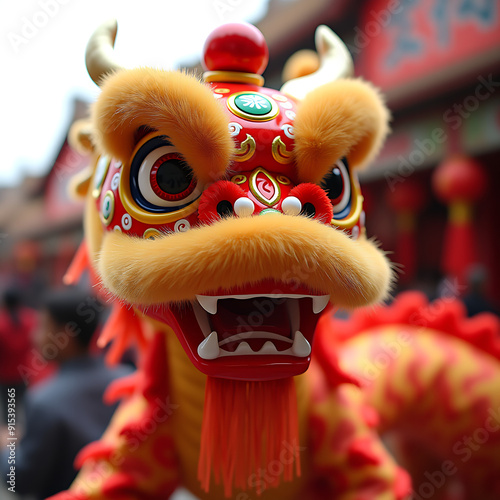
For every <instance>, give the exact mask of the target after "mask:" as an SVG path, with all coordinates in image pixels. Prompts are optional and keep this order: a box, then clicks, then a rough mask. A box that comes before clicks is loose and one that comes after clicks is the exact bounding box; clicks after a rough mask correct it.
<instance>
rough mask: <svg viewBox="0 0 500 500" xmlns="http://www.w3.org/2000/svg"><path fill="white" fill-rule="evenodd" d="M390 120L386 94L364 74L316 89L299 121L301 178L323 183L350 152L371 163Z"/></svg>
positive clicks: (356, 160) (353, 159) (352, 159)
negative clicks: (379, 91) (383, 98)
mask: <svg viewBox="0 0 500 500" xmlns="http://www.w3.org/2000/svg"><path fill="white" fill-rule="evenodd" d="M388 121H389V112H388V110H387V108H386V107H385V106H384V103H383V101H382V98H381V97H380V94H379V93H378V92H377V90H375V88H374V87H373V86H372V85H370V84H369V83H367V82H364V81H362V80H359V79H358V80H352V79H342V80H338V81H336V82H332V83H327V84H326V85H322V86H321V87H319V88H318V89H316V90H314V91H312V92H310V93H309V94H308V95H307V96H306V97H305V99H304V100H303V101H302V102H301V104H300V106H299V109H298V111H297V117H296V118H295V123H294V129H295V149H294V156H295V160H296V163H297V171H298V174H299V178H300V180H301V181H302V182H314V183H316V184H319V183H320V182H321V179H322V178H323V177H324V175H325V174H326V173H327V172H328V169H329V168H331V167H332V165H334V164H335V162H336V161H337V160H338V159H340V158H342V157H344V156H346V157H347V159H348V161H349V163H350V165H351V166H352V167H358V168H359V167H363V166H365V165H366V164H368V163H369V162H370V161H371V160H373V158H374V156H375V155H376V154H377V153H378V151H379V149H380V147H381V146H382V143H383V141H384V139H385V137H386V135H387V133H388V131H389V128H388Z"/></svg>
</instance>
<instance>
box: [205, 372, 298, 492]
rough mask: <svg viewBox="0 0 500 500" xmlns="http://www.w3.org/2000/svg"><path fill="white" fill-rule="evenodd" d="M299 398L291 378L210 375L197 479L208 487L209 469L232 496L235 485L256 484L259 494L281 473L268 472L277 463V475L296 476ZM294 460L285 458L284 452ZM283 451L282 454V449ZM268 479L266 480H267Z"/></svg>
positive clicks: (274, 482) (277, 481)
mask: <svg viewBox="0 0 500 500" xmlns="http://www.w3.org/2000/svg"><path fill="white" fill-rule="evenodd" d="M298 445H299V431H298V418H297V397H296V393H295V383H294V381H293V379H292V378H287V379H281V380H272V381H268V382H242V381H236V380H225V379H219V378H213V377H208V378H207V385H206V389H205V408H204V412H203V425H202V432H201V447H200V458H199V462H198V479H199V480H200V482H201V486H202V488H203V489H204V490H205V491H207V492H208V491H209V486H210V480H211V474H212V473H213V476H214V478H215V482H216V483H217V484H220V482H221V479H222V482H223V485H224V494H225V496H226V497H227V498H229V497H231V495H232V489H233V487H236V488H239V489H241V490H244V491H245V490H248V489H250V488H255V490H256V492H257V495H261V494H262V492H263V491H264V490H265V489H267V488H268V487H277V486H278V485H279V483H280V480H281V477H280V476H276V475H275V474H276V473H275V472H274V473H272V474H271V476H272V478H273V482H272V483H270V482H269V479H268V478H269V471H270V467H272V464H274V463H278V464H280V466H279V468H280V469H281V470H282V471H283V472H282V474H281V476H282V478H283V479H284V480H285V481H291V480H292V479H293V477H294V469H295V474H296V475H297V477H298V476H300V474H301V471H300V457H299V455H298V450H299V449H298ZM290 450H293V459H292V460H290V459H286V460H285V459H283V457H284V456H285V454H286V455H287V456H290V453H291V451H290ZM284 451H285V453H284ZM266 481H267V482H266Z"/></svg>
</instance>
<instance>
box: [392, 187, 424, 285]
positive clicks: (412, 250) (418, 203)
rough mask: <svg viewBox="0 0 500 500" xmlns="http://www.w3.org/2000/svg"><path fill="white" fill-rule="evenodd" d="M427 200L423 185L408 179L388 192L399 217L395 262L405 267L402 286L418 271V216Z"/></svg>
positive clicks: (400, 278)
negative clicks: (416, 233)
mask: <svg viewBox="0 0 500 500" xmlns="http://www.w3.org/2000/svg"><path fill="white" fill-rule="evenodd" d="M425 198H426V196H425V191H424V189H423V187H422V185H421V184H420V183H419V182H417V181H415V180H413V179H406V180H405V182H403V183H402V184H399V185H398V186H397V187H396V189H394V190H393V191H388V192H387V196H386V199H387V203H388V205H389V206H390V207H391V208H392V209H393V210H394V211H395V212H396V216H397V226H398V239H397V243H396V252H395V258H394V260H395V262H397V263H398V264H400V265H402V266H403V272H402V274H401V275H400V277H399V282H400V283H401V284H405V283H408V282H410V281H411V280H412V279H413V277H414V276H415V272H416V269H417V253H416V248H417V245H416V241H415V226H416V214H417V212H419V211H420V210H421V209H422V207H423V206H424V204H425V201H426V200H425Z"/></svg>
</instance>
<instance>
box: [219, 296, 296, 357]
mask: <svg viewBox="0 0 500 500" xmlns="http://www.w3.org/2000/svg"><path fill="white" fill-rule="evenodd" d="M296 306H297V307H298V304H297V305H296ZM210 323H211V326H212V328H213V329H214V330H215V331H217V334H218V336H219V341H220V342H221V341H224V340H225V339H227V338H229V337H232V336H234V335H236V337H235V339H234V341H232V342H228V343H227V344H224V346H223V349H224V350H226V351H230V352H232V351H234V350H235V349H236V348H237V346H238V344H239V342H241V340H242V338H243V337H239V334H245V333H248V332H255V331H262V332H269V333H273V334H276V335H281V336H283V337H284V338H287V339H290V340H291V339H292V331H291V324H290V319H289V317H288V310H287V306H286V301H285V300H284V299H278V298H271V297H261V298H252V299H219V301H218V304H217V313H215V314H213V315H210ZM245 341H246V342H247V343H248V344H249V345H250V347H251V348H252V350H253V351H259V350H260V349H261V348H262V346H263V345H264V343H265V342H266V341H267V339H265V338H255V339H252V338H250V339H247V338H245ZM273 343H274V345H275V346H276V349H277V350H278V351H284V350H286V349H287V348H289V347H290V345H291V344H290V342H287V341H285V340H284V341H281V340H278V339H273Z"/></svg>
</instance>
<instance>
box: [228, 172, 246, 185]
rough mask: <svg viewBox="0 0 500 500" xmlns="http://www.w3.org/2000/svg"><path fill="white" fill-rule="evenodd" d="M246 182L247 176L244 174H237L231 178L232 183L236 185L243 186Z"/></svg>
mask: <svg viewBox="0 0 500 500" xmlns="http://www.w3.org/2000/svg"><path fill="white" fill-rule="evenodd" d="M246 180H247V176H246V175H243V174H236V175H233V176H232V177H231V182H234V183H235V184H243V183H244V182H246Z"/></svg>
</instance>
